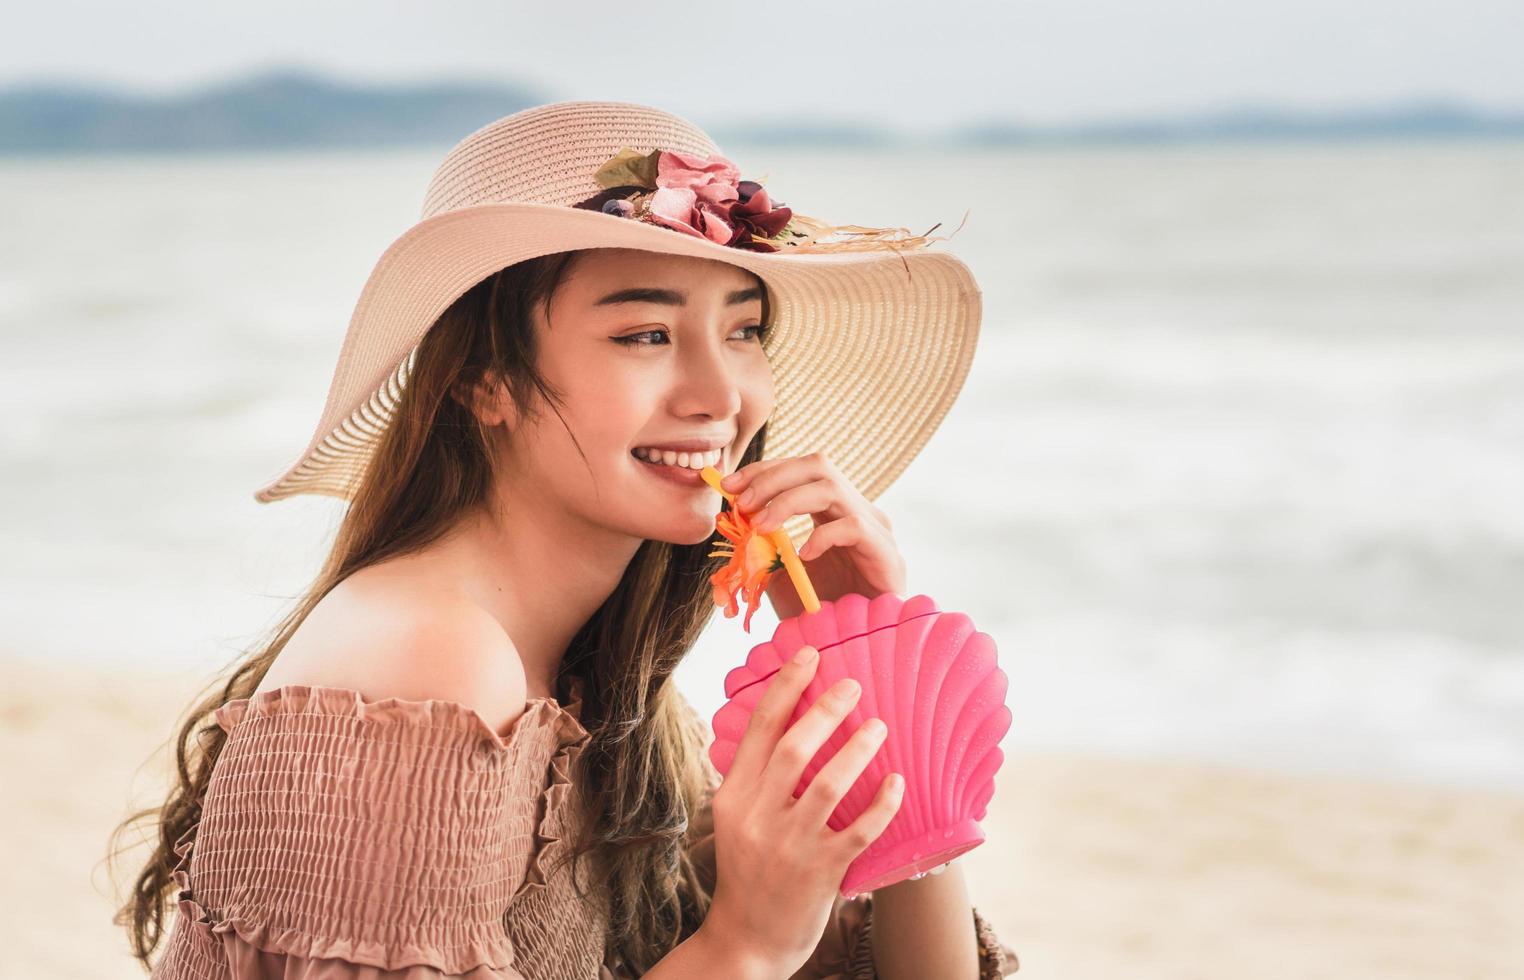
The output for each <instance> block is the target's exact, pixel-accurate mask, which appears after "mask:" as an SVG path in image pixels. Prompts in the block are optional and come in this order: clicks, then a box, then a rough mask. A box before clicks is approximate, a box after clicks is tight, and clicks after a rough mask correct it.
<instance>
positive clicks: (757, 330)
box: [609, 323, 767, 347]
mask: <svg viewBox="0 0 1524 980" xmlns="http://www.w3.org/2000/svg"><path fill="white" fill-rule="evenodd" d="M748 330H750V331H754V332H753V333H752V335H751V336H752V337H753V338H755V339H757V340H761V339H762V338H763V337H764V336H766V335H767V325H766V324H761V323H754V324H752V325H751V326H749V327H742V328H741V332H743V333H744V332H746V331H748ZM665 336H667V331H665V330H642V331H641V332H640V333H632V334H630V335H629V336H627V337H610V338H609V339H610V340H612V341H613V342H614V343H616V344H623V345H624V346H626V347H662V346H665V345H664V344H657V343H649V344H647V343H643V342H642V341H641V340H640V338H641V337H665Z"/></svg>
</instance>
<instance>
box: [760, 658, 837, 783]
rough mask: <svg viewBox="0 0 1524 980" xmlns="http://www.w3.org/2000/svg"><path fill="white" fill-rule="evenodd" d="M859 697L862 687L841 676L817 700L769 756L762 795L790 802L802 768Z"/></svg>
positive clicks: (790, 727)
mask: <svg viewBox="0 0 1524 980" xmlns="http://www.w3.org/2000/svg"><path fill="white" fill-rule="evenodd" d="M861 694H862V685H861V684H859V683H857V681H855V680H853V679H852V678H850V677H843V678H842V679H841V680H839V681H837V682H836V683H835V684H832V685H831V686H830V687H829V688H828V689H827V690H826V692H825V693H824V694H822V695H821V696H820V697H818V698H816V699H815V703H814V704H812V705H810V707H809V709H808V710H807V711H805V713H804V714H802V715H800V716H799V720H798V721H796V722H794V723H793V724H792V725H791V726H789V729H788V731H786V732H784V733H783V737H781V738H780V739H778V744H777V745H776V746H774V748H773V752H772V756H771V757H770V758H769V759H768V760H767V765H766V766H765V767H764V768H763V770H762V787H763V792H765V793H768V794H770V795H771V796H772V797H773V798H774V799H778V800H782V801H784V802H788V801H789V800H791V799H792V798H793V796H794V790H795V788H797V787H798V785H799V783H800V781H801V780H802V779H803V777H804V770H805V767H806V766H808V765H809V764H810V760H811V759H814V758H815V755H816V753H818V752H819V751H820V747H821V746H822V745H824V744H825V743H826V739H828V738H830V737H831V733H832V732H834V731H836V729H837V728H838V727H840V725H841V722H842V719H843V718H845V717H846V716H847V713H848V712H849V711H851V710H852V709H853V708H854V707H856V705H857V699H858V697H859V696H860V695H861Z"/></svg>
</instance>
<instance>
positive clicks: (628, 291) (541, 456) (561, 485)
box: [503, 249, 773, 544]
mask: <svg viewBox="0 0 1524 980" xmlns="http://www.w3.org/2000/svg"><path fill="white" fill-rule="evenodd" d="M547 314H548V315H547ZM761 322H762V293H761V285H760V284H759V282H758V281H757V279H756V278H755V277H753V276H752V275H751V273H749V272H747V271H746V270H744V269H741V268H739V267H737V266H733V265H730V264H728V263H725V262H721V261H716V260H710V259H696V258H690V257H687V256H674V255H665V254H661V253H657V252H644V251H640V250H637V249H595V250H591V251H588V252H585V253H583V254H581V255H579V256H578V257H577V258H576V259H575V261H574V262H573V264H572V266H571V270H570V273H569V275H568V276H567V277H566V278H564V279H563V281H562V283H561V285H560V286H559V287H558V288H557V289H556V291H555V293H554V295H553V296H552V297H551V302H550V304H549V308H548V311H547V309H546V308H545V306H544V305H543V304H542V305H541V307H540V308H539V309H537V310H536V312H535V325H534V326H535V330H536V333H537V340H538V342H539V351H540V360H539V363H540V369H541V372H542V373H543V374H544V375H545V379H546V381H547V382H548V383H549V384H550V386H551V387H552V388H554V389H556V390H558V391H560V392H561V394H562V396H563V406H562V407H561V415H562V417H564V419H565V422H566V426H565V427H563V426H562V425H561V422H560V421H559V420H558V419H557V418H556V415H555V412H554V411H551V410H549V409H547V410H546V412H545V415H544V417H543V418H542V419H541V420H540V421H539V423H538V424H537V425H534V426H531V427H529V429H528V430H527V431H524V430H521V431H519V432H517V433H515V434H514V435H513V436H512V437H511V438H512V440H513V444H512V446H511V447H509V449H508V450H507V452H508V457H509V458H508V459H505V460H504V461H503V463H504V465H505V466H506V467H508V470H507V472H508V473H510V474H511V476H510V479H511V480H512V481H513V484H514V486H515V488H516V490H517V491H518V492H520V493H522V492H524V491H525V490H526V489H530V490H531V491H532V492H533V491H535V490H538V489H543V490H544V491H547V492H548V493H549V494H552V495H553V497H541V496H540V495H539V494H538V493H537V492H535V496H536V498H537V499H539V500H541V501H544V502H548V501H549V500H555V501H560V502H561V504H562V506H563V507H565V508H567V509H569V510H570V511H571V512H572V513H571V514H569V515H567V516H571V517H581V518H582V519H584V520H586V521H588V522H590V523H593V524H595V525H599V526H601V527H603V528H606V529H608V530H613V531H617V532H622V533H625V534H629V535H631V536H634V537H638V538H641V539H645V538H651V539H657V540H663V541H670V542H673V543H679V544H698V543H700V542H702V541H704V540H706V539H707V538H709V537H711V536H712V535H713V533H714V515H715V513H716V512H717V511H718V509H719V498H718V495H717V494H716V492H715V491H714V490H713V489H712V488H711V487H710V486H709V485H708V484H707V483H705V482H703V481H702V480H693V481H692V483H691V484H690V485H683V484H681V483H679V482H676V481H673V480H669V479H667V478H665V477H664V476H662V475H661V473H662V472H671V470H670V469H667V470H662V471H658V470H656V469H655V468H654V467H653V466H652V464H651V463H648V462H643V461H641V460H640V459H638V458H636V456H635V455H634V452H633V451H634V450H635V449H637V448H644V447H653V446H662V445H666V444H671V443H678V442H682V441H684V440H690V439H713V440H715V443H716V445H717V446H718V448H720V450H721V452H722V453H723V455H722V457H721V459H720V460H719V462H717V463H716V464H715V468H716V469H718V470H719V471H720V472H721V473H729V472H730V471H731V470H733V469H735V468H736V461H737V459H738V458H739V457H740V455H741V453H742V452H743V451H744V450H745V448H746V446H747V445H748V444H749V443H750V442H751V439H752V437H753V436H755V435H756V433H757V430H758V429H760V428H761V427H762V424H763V423H764V422H766V421H767V418H768V416H769V415H771V414H772V410H773V376H772V368H771V366H770V365H769V364H768V361H767V357H766V355H765V354H764V353H763V350H762V341H761V337H760V331H759V330H758V329H757V326H758V325H759V324H760V323H761ZM568 427H569V428H570V429H571V431H572V432H574V433H575V434H576V436H577V441H578V442H580V443H581V446H582V449H583V451H584V452H585V454H586V456H587V460H586V462H584V461H583V459H582V457H581V456H580V455H579V454H578V452H577V446H576V445H575V444H574V443H573V442H572V440H571V438H570V436H569V435H568V434H567V428H568ZM690 462H691V459H690ZM589 471H591V472H589Z"/></svg>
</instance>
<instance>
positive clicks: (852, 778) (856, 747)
mask: <svg viewBox="0 0 1524 980" xmlns="http://www.w3.org/2000/svg"><path fill="white" fill-rule="evenodd" d="M887 732H888V728H887V727H886V726H885V725H884V723H883V722H882V721H881V720H879V719H878V718H869V719H868V720H867V721H865V722H863V723H862V724H861V725H858V726H857V731H855V732H853V733H852V737H851V738H849V739H847V740H846V741H845V742H844V743H842V746H841V748H839V749H837V750H836V754H835V755H833V756H831V759H830V761H829V762H827V763H826V764H825V765H823V766H821V767H820V771H819V772H817V773H816V774H815V778H814V779H812V780H810V785H809V786H808V787H806V788H805V791H804V795H803V796H801V797H800V798H799V815H800V817H802V818H804V819H806V820H810V821H812V822H813V823H814V824H815V825H817V826H819V825H823V824H824V823H825V822H826V820H827V819H829V818H830V816H831V814H832V813H833V812H834V811H835V810H836V807H837V805H838V804H840V803H841V801H842V799H844V798H845V797H846V795H847V793H848V791H850V790H851V789H852V787H853V786H854V785H855V784H856V783H857V778H858V777H859V776H861V775H862V774H863V770H864V769H866V768H868V764H869V763H870V762H872V761H873V757H874V756H876V755H878V750H879V748H880V746H882V745H883V744H884V736H885V734H886V733H887ZM862 795H864V796H866V795H867V791H866V790H864V791H863V794H862Z"/></svg>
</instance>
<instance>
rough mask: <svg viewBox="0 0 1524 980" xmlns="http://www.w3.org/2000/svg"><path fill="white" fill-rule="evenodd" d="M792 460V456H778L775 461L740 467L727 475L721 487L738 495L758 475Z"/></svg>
mask: <svg viewBox="0 0 1524 980" xmlns="http://www.w3.org/2000/svg"><path fill="white" fill-rule="evenodd" d="M791 459H793V457H792V456H778V457H775V458H773V459H754V460H752V461H751V462H750V463H747V464H746V465H745V466H741V467H738V468H736V469H735V470H734V471H732V472H730V473H727V474H726V475H725V477H724V479H722V480H720V486H722V487H724V488H725V489H726V490H729V491H730V492H731V493H736V492H738V491H740V490H743V489H745V488H746V486H747V485H748V484H749V483H750V482H751V480H752V479H753V478H754V477H755V476H756V475H757V474H758V473H765V472H766V471H768V470H770V469H772V468H773V467H775V466H778V465H780V464H782V463H786V462H788V461H789V460H791Z"/></svg>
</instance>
